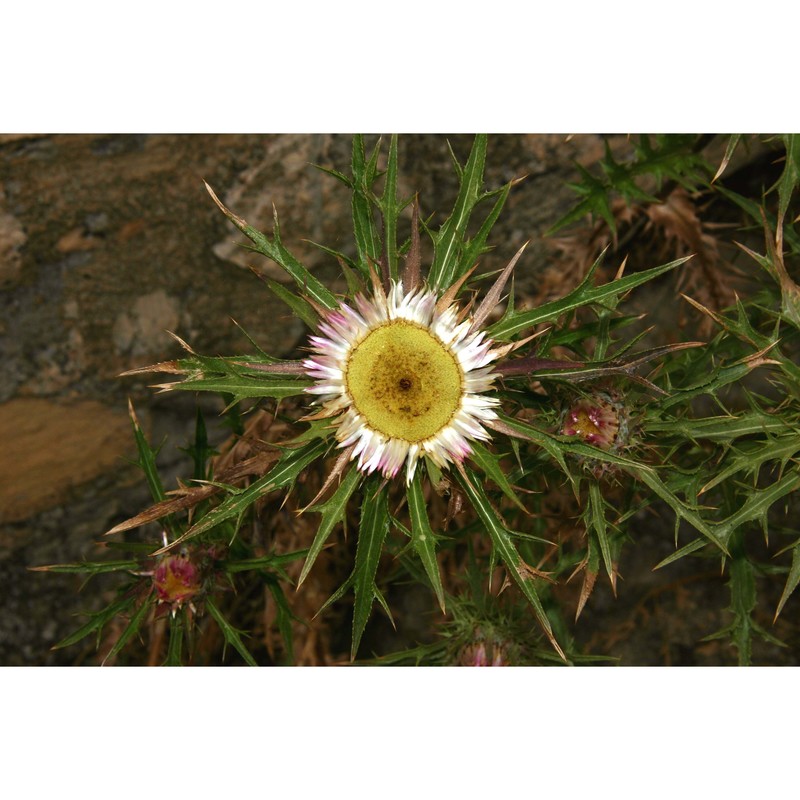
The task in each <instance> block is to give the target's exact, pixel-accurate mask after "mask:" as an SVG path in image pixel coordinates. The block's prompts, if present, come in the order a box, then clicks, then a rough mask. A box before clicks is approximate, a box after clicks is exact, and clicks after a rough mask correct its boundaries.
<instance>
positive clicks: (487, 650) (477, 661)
mask: <svg viewBox="0 0 800 800" xmlns="http://www.w3.org/2000/svg"><path fill="white" fill-rule="evenodd" d="M479 635H480V634H479ZM507 649H508V648H507V647H506V646H505V645H504V644H503V643H502V642H497V641H494V642H492V641H488V640H486V639H475V640H473V641H472V642H469V644H467V645H465V646H464V647H463V648H462V649H461V652H460V653H459V657H458V663H459V664H460V665H461V666H462V667H505V666H507V665H508V653H507Z"/></svg>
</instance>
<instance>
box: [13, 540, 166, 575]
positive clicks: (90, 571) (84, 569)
mask: <svg viewBox="0 0 800 800" xmlns="http://www.w3.org/2000/svg"><path fill="white" fill-rule="evenodd" d="M147 547H148V548H149V549H151V550H152V545H147ZM140 567H141V564H140V562H138V561H136V560H133V559H129V560H126V561H81V562H78V563H75V564H49V565H48V566H46V567H29V569H30V570H31V572H64V573H69V574H73V573H76V574H81V575H83V574H87V575H102V574H104V573H106V572H131V571H133V570H136V569H139V568H140Z"/></svg>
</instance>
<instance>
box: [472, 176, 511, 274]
mask: <svg viewBox="0 0 800 800" xmlns="http://www.w3.org/2000/svg"><path fill="white" fill-rule="evenodd" d="M514 183H515V181H510V182H509V183H507V184H506V185H505V186H504V187H503V188H502V189H501V190H500V191H499V192H498V193H497V194H498V198H497V200H496V201H495V204H494V206H493V207H492V210H491V211H490V212H489V215H488V216H487V217H486V219H485V220H484V222H483V224H482V225H481V227H480V228H479V229H478V232H477V233H476V234H475V237H474V238H473V239H470V240H469V242H467V243H466V246H465V248H464V255H463V256H462V258H461V262H462V264H463V265H464V266H465V267H466V268H467V269H468V268H470V267H471V266H472V265H473V264H474V263H475V262H476V261H477V260H478V258H480V256H481V254H482V253H484V252H486V249H487V248H486V241H487V239H488V238H489V234H490V233H491V230H492V228H493V227H494V224H495V222H497V220H498V218H499V216H500V212H501V211H502V210H503V206H504V205H505V203H506V200H507V199H508V194H509V192H510V191H511V187H512V186H513V185H514ZM458 277H460V276H458Z"/></svg>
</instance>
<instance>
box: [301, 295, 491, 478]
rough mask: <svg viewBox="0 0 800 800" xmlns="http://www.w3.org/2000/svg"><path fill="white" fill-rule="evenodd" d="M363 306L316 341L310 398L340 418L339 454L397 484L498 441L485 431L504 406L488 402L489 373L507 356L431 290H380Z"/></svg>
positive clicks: (309, 363) (343, 310) (334, 321)
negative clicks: (420, 466)
mask: <svg viewBox="0 0 800 800" xmlns="http://www.w3.org/2000/svg"><path fill="white" fill-rule="evenodd" d="M443 300H444V303H443V302H442V301H443ZM354 305H355V308H352V307H351V306H349V305H347V304H344V303H342V304H341V305H340V306H339V308H338V309H335V310H332V311H328V312H326V313H325V316H324V319H323V320H322V321H321V322H320V325H319V331H320V333H321V334H323V335H321V336H311V337H310V343H311V349H312V352H313V355H312V357H311V358H308V359H306V360H305V361H303V366H304V367H305V369H306V370H307V373H308V375H309V376H310V377H312V378H313V379H314V380H315V383H314V385H313V386H311V387H309V388H308V389H307V391H308V392H310V393H311V394H315V395H319V400H318V402H319V403H320V404H321V405H322V411H321V412H320V413H318V414H315V415H314V416H315V417H333V418H335V422H334V424H335V426H336V439H337V440H338V442H339V446H340V447H341V448H350V459H351V460H352V459H356V458H357V459H358V464H357V466H358V469H359V470H361V471H362V472H366V473H372V472H375V471H376V470H377V471H379V472H380V473H381V474H382V475H383V476H384V477H386V478H393V477H395V476H396V475H397V473H398V472H399V470H400V469H401V467H402V466H403V464H404V463H405V466H406V482H407V483H410V482H411V481H412V480H413V477H414V472H415V470H416V467H417V462H418V461H419V459H420V458H421V457H422V456H427V457H428V458H430V459H431V461H432V462H433V463H435V464H436V465H437V466H438V467H440V468H445V467H446V466H447V465H448V464H450V463H452V462H457V463H460V462H461V461H463V460H464V458H466V457H467V456H468V455H469V454H470V453H471V448H470V445H469V441H470V440H472V439H477V440H487V439H488V438H489V434H488V433H487V432H486V430H485V429H484V427H483V425H482V423H487V422H491V421H492V420H494V419H496V416H497V415H496V414H495V412H494V411H493V410H492V409H493V407H495V406H497V405H498V404H499V401H498V400H497V399H496V398H495V397H491V396H484V395H483V394H482V393H484V392H488V391H491V390H492V389H493V388H494V380H495V377H497V376H496V375H495V374H494V373H493V372H492V367H491V366H489V365H490V364H491V363H492V362H493V361H494V360H495V359H497V358H498V357H500V356H501V355H502V354H503V351H504V350H505V348H500V349H493V347H492V344H493V343H492V340H491V339H488V338H486V336H485V334H484V333H483V332H482V331H479V330H475V329H474V323H473V320H472V319H471V318H469V317H467V318H466V319H460V317H459V310H458V307H457V306H456V305H455V304H454V303H450V302H448V301H447V297H446V296H445V297H443V298H441V299H440V298H438V297H437V294H436V292H435V291H433V290H431V289H428V288H425V287H420V288H418V289H412V290H411V291H408V292H405V291H404V289H403V284H402V282H401V281H398V282H394V283H392V284H391V285H390V288H389V291H388V292H384V291H383V289H382V288H381V286H380V284H376V286H375V293H374V296H373V297H372V298H371V299H370V298H367V297H366V296H364V295H363V294H358V295H356V296H355V298H354Z"/></svg>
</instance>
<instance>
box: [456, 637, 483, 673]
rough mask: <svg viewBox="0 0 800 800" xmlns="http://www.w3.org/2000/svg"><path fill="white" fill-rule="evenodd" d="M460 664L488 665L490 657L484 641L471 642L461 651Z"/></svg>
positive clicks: (463, 665) (471, 665)
mask: <svg viewBox="0 0 800 800" xmlns="http://www.w3.org/2000/svg"><path fill="white" fill-rule="evenodd" d="M459 664H460V665H461V666H462V667H488V666H489V658H488V656H487V655H486V646H485V645H484V643H483V642H471V643H470V644H468V645H467V646H466V647H464V649H463V650H462V651H461V654H460V656H459Z"/></svg>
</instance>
